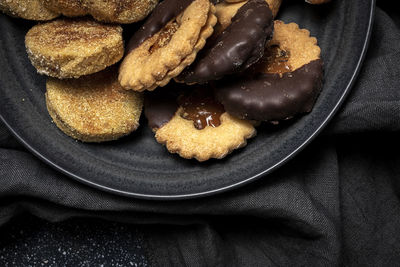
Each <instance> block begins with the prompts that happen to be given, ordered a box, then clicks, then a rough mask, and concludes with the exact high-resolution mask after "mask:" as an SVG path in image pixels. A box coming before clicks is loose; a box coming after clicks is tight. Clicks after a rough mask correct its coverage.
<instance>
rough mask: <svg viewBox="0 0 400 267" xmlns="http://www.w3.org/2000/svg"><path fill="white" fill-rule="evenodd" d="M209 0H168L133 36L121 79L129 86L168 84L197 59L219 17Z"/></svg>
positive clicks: (151, 87)
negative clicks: (216, 15)
mask: <svg viewBox="0 0 400 267" xmlns="http://www.w3.org/2000/svg"><path fill="white" fill-rule="evenodd" d="M214 13H215V7H214V5H213V4H211V3H210V1H209V0H165V1H163V2H161V3H160V4H159V5H158V6H157V7H156V8H155V9H154V11H153V12H152V14H151V15H150V17H149V18H148V19H147V20H146V22H145V23H144V24H143V26H142V27H141V28H140V29H139V30H138V31H137V32H136V33H135V34H134V35H133V37H132V38H131V40H130V42H129V44H128V48H127V50H128V51H127V53H126V56H125V58H124V60H123V62H122V64H121V67H120V73H119V81H120V83H121V85H122V86H123V87H124V88H126V89H132V90H135V91H144V90H149V91H152V90H154V89H155V88H157V87H158V86H165V85H166V84H168V82H169V81H170V80H171V79H172V78H174V77H176V76H178V75H179V74H180V73H181V71H182V70H183V69H184V68H185V67H186V66H188V65H190V64H191V63H192V62H193V61H194V59H195V58H196V55H197V52H198V51H199V50H200V49H202V48H203V47H204V45H205V43H206V39H207V38H208V37H210V36H211V34H212V33H213V31H214V30H213V28H214V25H215V24H216V22H217V18H216V17H215V15H214Z"/></svg>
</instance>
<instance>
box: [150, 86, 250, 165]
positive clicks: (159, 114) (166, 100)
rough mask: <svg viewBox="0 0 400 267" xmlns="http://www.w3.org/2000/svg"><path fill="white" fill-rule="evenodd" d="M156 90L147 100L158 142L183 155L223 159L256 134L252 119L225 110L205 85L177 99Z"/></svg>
mask: <svg viewBox="0 0 400 267" xmlns="http://www.w3.org/2000/svg"><path fill="white" fill-rule="evenodd" d="M155 93H157V92H155ZM155 93H151V94H153V95H151V94H149V95H148V96H146V97H147V99H146V101H145V115H146V117H147V119H148V121H149V125H150V127H151V128H152V129H153V131H154V132H155V137H156V139H157V141H158V142H159V143H161V144H164V145H165V146H166V147H167V149H168V150H169V152H171V153H178V154H179V155H180V156H181V157H183V158H187V159H190V158H195V159H197V160H198V161H205V160H208V159H210V158H218V159H221V158H223V157H225V156H226V155H228V154H229V153H231V152H232V151H233V150H234V149H238V148H241V147H244V146H245V145H246V143H247V141H246V140H247V139H249V138H251V137H253V136H255V135H256V130H255V128H254V126H253V125H252V124H251V122H249V121H246V120H240V119H237V118H234V117H232V116H231V115H229V114H228V113H226V112H225V111H224V108H223V106H222V105H221V104H220V103H218V102H217V101H215V100H214V98H213V96H212V94H209V93H208V90H207V89H206V88H196V89H195V90H194V91H191V92H190V93H186V94H184V95H181V96H180V97H179V98H178V101H176V98H174V97H173V96H172V97H171V95H170V96H169V97H168V96H167V97H164V96H160V95H159V96H157V94H155ZM166 93H167V94H168V92H166ZM148 98H150V100H149V99H148ZM160 100H161V101H160Z"/></svg>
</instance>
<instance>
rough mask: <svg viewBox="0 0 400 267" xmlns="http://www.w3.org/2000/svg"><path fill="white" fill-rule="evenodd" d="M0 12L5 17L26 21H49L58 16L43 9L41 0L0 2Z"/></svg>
mask: <svg viewBox="0 0 400 267" xmlns="http://www.w3.org/2000/svg"><path fill="white" fill-rule="evenodd" d="M0 10H1V11H3V12H4V13H6V14H7V15H10V16H13V17H18V18H23V19H28V20H39V21H44V20H51V19H54V18H56V17H58V16H59V13H58V12H53V11H51V10H49V9H47V8H46V7H45V5H44V4H43V0H0Z"/></svg>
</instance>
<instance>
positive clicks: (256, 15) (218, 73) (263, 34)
mask: <svg viewBox="0 0 400 267" xmlns="http://www.w3.org/2000/svg"><path fill="white" fill-rule="evenodd" d="M273 25H274V23H273V17H272V13H271V10H270V9H269V7H268V4H267V3H266V2H265V1H264V0H250V1H248V2H246V3H245V4H244V5H243V6H242V7H240V8H239V10H238V11H237V13H236V15H235V16H234V17H233V18H232V23H231V24H230V25H229V26H228V27H227V28H226V29H225V30H224V31H223V32H222V33H221V34H219V35H218V36H217V37H216V38H215V39H213V40H212V42H211V43H210V44H208V45H207V46H208V47H207V48H206V49H205V50H203V51H201V52H200V53H199V56H198V57H197V59H196V61H195V62H194V63H193V64H192V65H190V66H189V67H188V68H187V69H186V70H185V71H184V72H183V73H182V74H181V75H180V76H179V77H178V78H177V80H178V81H180V82H185V83H187V84H193V83H205V82H208V81H211V80H218V79H221V78H222V77H224V76H226V75H231V74H234V73H238V72H243V71H244V70H246V69H247V68H248V67H250V66H251V65H252V64H254V63H255V62H257V61H258V60H259V59H260V58H261V57H262V56H263V54H264V47H265V44H266V42H267V41H268V40H269V39H271V37H272V32H273ZM249 29H251V30H249Z"/></svg>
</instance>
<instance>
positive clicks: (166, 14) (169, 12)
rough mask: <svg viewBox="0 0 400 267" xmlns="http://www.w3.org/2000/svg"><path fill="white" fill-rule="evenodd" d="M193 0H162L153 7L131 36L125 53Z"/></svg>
mask: <svg viewBox="0 0 400 267" xmlns="http://www.w3.org/2000/svg"><path fill="white" fill-rule="evenodd" d="M193 1H194V0H164V1H162V2H161V3H160V4H158V5H157V6H156V8H154V10H153V12H152V13H151V15H150V16H149V17H148V18H147V20H146V21H145V23H144V24H143V25H142V27H140V28H139V30H138V31H137V32H136V33H135V34H134V35H133V36H132V37H131V39H130V40H129V43H128V46H127V53H129V52H131V51H132V50H133V49H135V48H137V47H139V46H140V45H141V44H142V43H143V42H144V41H146V40H147V39H148V38H150V37H152V36H153V35H154V34H156V33H157V32H159V31H160V30H161V29H162V28H163V27H164V26H165V25H166V24H167V23H168V22H169V21H170V20H172V19H173V18H175V17H177V16H178V15H179V14H180V13H182V12H183V11H184V10H185V9H186V8H187V7H188V6H189V5H190V4H191V3H192V2H193Z"/></svg>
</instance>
